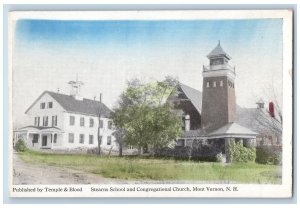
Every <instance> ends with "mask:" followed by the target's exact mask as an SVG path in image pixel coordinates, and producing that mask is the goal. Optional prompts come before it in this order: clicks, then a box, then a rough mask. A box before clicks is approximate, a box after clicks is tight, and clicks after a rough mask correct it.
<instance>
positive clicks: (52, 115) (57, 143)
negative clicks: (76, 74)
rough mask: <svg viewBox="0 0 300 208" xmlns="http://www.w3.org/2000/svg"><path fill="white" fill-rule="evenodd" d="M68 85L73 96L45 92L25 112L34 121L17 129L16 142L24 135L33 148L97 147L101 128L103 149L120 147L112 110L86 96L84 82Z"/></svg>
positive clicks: (15, 133)
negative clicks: (115, 132) (114, 128)
mask: <svg viewBox="0 0 300 208" xmlns="http://www.w3.org/2000/svg"><path fill="white" fill-rule="evenodd" d="M68 84H70V86H71V93H70V95H66V94H62V93H58V92H50V91H44V92H43V93H42V94H41V95H40V96H39V97H38V98H37V99H36V100H35V101H34V102H33V104H32V105H31V106H30V107H29V108H28V109H27V110H26V112H25V113H26V114H27V115H28V117H29V119H28V120H29V121H31V123H28V125H27V126H25V127H23V128H20V129H18V130H15V131H14V143H15V142H16V140H17V139H19V138H23V139H24V141H25V143H26V146H27V147H29V148H33V149H62V150H66V149H70V150H72V149H80V148H82V149H84V148H96V147H98V136H97V135H98V127H99V128H100V137H99V140H100V143H101V148H102V149H106V150H107V149H108V150H110V149H112V150H117V149H118V147H117V143H116V140H115V137H114V136H113V131H114V130H113V123H112V120H111V113H112V111H111V110H110V109H109V108H108V107H107V106H106V105H105V104H103V103H102V102H100V101H97V100H90V99H85V98H83V97H82V96H81V95H80V88H81V86H82V85H83V83H82V82H80V81H78V80H77V81H70V82H69V83H68ZM99 116H100V123H99Z"/></svg>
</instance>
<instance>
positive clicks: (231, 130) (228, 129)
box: [209, 123, 258, 137]
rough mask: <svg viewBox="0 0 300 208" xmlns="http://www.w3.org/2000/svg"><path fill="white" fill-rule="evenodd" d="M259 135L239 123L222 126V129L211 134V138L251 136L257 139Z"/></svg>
mask: <svg viewBox="0 0 300 208" xmlns="http://www.w3.org/2000/svg"><path fill="white" fill-rule="evenodd" d="M257 134H258V133H256V132H254V131H252V130H250V129H248V128H246V127H243V126H241V125H239V124H237V123H228V124H226V125H225V126H222V127H221V128H219V129H217V130H215V131H213V132H211V133H210V134H209V136H213V137H215V136H224V135H228V136H231V135H235V136H239V135H241V136H250V137H255V136H256V135H257Z"/></svg>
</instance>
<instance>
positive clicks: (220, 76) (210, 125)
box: [201, 41, 236, 130]
mask: <svg viewBox="0 0 300 208" xmlns="http://www.w3.org/2000/svg"><path fill="white" fill-rule="evenodd" d="M207 58H208V59H209V65H208V66H203V72H202V75H203V91H202V92H203V94H202V115H201V126H202V128H203V129H209V130H214V129H217V128H220V127H222V126H224V125H226V124H227V123H231V122H233V121H234V116H235V110H236V99H235V84H234V80H235V67H232V66H230V65H229V64H228V62H229V61H230V59H231V57H230V56H229V55H228V54H227V53H226V52H225V51H224V50H223V48H222V47H221V44H220V41H219V43H218V45H217V47H216V48H215V49H213V50H212V51H211V52H210V53H209V54H208V55H207Z"/></svg>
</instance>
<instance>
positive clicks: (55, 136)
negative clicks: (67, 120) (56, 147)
mask: <svg viewBox="0 0 300 208" xmlns="http://www.w3.org/2000/svg"><path fill="white" fill-rule="evenodd" d="M56 142H57V134H54V139H53V143H56Z"/></svg>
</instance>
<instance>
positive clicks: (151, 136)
mask: <svg viewBox="0 0 300 208" xmlns="http://www.w3.org/2000/svg"><path fill="white" fill-rule="evenodd" d="M174 89H175V82H174V80H173V81H172V79H170V78H166V80H164V81H162V82H149V83H142V82H141V81H140V80H137V79H134V80H132V81H130V82H128V83H127V88H126V90H125V91H124V92H123V93H122V94H121V96H120V100H119V105H118V107H117V108H116V109H114V115H113V121H114V123H115V125H116V127H117V128H121V129H124V131H125V134H124V142H125V143H126V144H127V145H131V146H133V147H136V148H138V149H142V148H144V147H150V148H161V147H165V146H167V145H168V144H169V143H170V142H171V141H173V140H175V139H176V138H178V137H179V136H180V134H181V122H182V121H181V117H179V116H178V115H176V114H175V113H174V112H173V111H172V109H171V107H170V106H169V105H168V104H167V103H166V102H165V101H166V99H167V97H168V96H169V95H170V94H171V93H173V92H174V91H175V90H174Z"/></svg>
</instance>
